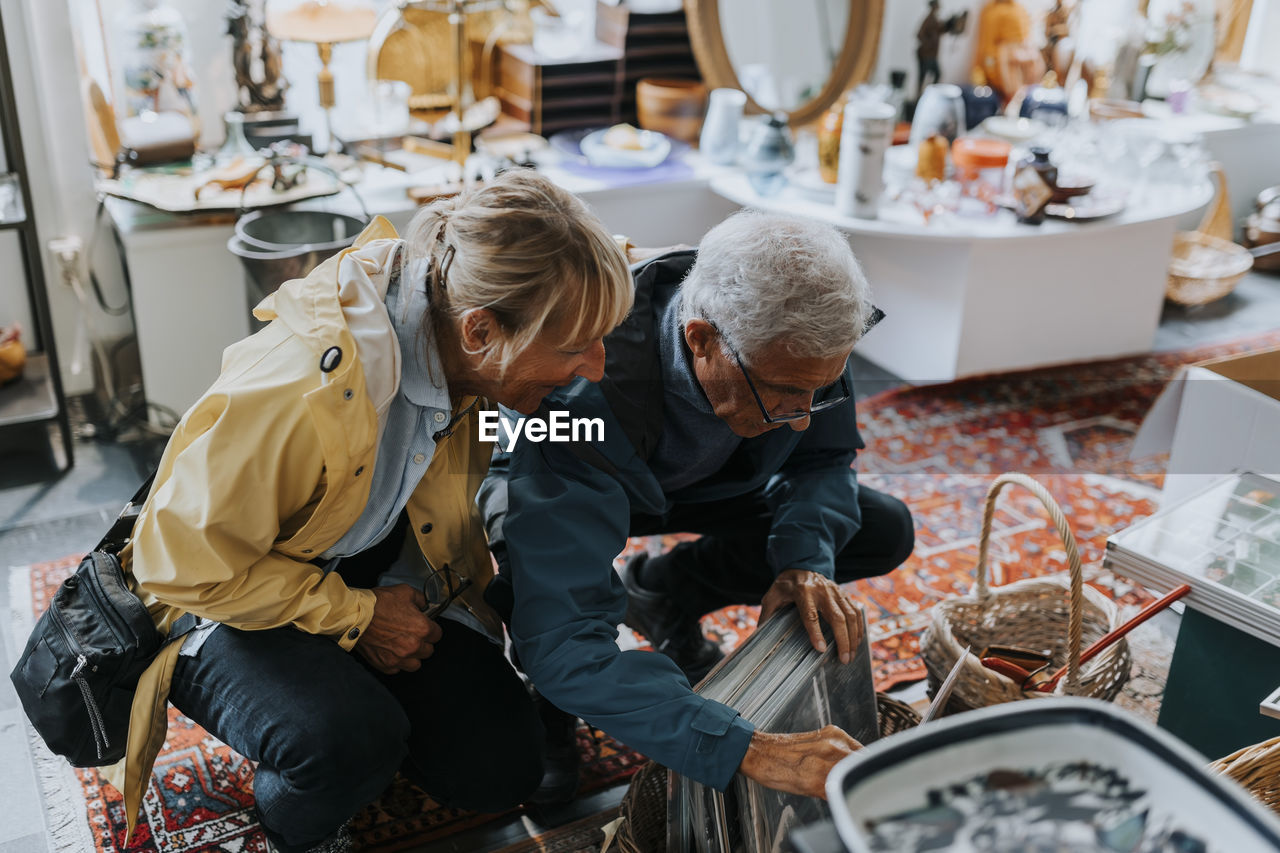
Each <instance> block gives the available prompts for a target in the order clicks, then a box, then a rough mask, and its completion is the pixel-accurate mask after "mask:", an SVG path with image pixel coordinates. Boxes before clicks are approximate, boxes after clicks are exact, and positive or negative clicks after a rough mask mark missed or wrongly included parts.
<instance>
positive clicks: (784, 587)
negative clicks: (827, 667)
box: [760, 569, 862, 663]
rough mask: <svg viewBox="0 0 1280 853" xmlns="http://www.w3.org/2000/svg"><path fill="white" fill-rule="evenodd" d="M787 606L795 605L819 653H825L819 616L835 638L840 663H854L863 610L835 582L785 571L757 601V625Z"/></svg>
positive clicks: (805, 573)
mask: <svg viewBox="0 0 1280 853" xmlns="http://www.w3.org/2000/svg"><path fill="white" fill-rule="evenodd" d="M786 604H794V605H795V606H796V610H798V611H800V618H801V620H803V622H804V627H805V630H806V631H808V632H809V641H810V642H811V643H813V647H814V648H815V649H817V650H818V651H820V652H825V651H826V650H827V643H826V641H825V640H824V639H823V638H822V624H821V623H820V622H819V621H818V615H819V614H821V615H822V617H823V618H824V619H826V620H827V624H829V625H830V626H831V633H833V634H834V635H835V639H836V649H837V651H839V653H840V662H841V663H848V662H849V661H851V660H853V653H854V652H855V651H857V649H858V646H859V645H860V644H861V643H862V610H861V609H860V608H859V607H858V605H856V604H854V603H853V601H851V600H850V599H849V596H847V595H845V594H844V590H842V589H840V587H839V585H838V584H836V582H835V581H833V580H831V579H829V578H826V577H823V576H822V575H820V574H818V573H817V572H810V571H806V570H805V569H787V570H786V571H785V572H782V573H780V574H779V575H778V577H776V578H775V579H774V581H773V585H772V586H770V587H769V590H768V592H766V593H765V594H764V598H763V599H762V600H761V601H760V623H761V624H763V623H764V622H765V621H766V620H768V618H769V617H770V616H772V615H773V614H774V611H776V610H778V609H779V608H780V607H782V606H783V605H786Z"/></svg>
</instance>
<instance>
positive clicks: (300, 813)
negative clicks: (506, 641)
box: [169, 527, 542, 850]
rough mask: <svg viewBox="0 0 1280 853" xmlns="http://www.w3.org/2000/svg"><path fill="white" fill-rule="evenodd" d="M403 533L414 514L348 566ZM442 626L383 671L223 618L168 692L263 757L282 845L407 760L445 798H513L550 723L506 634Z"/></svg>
mask: <svg viewBox="0 0 1280 853" xmlns="http://www.w3.org/2000/svg"><path fill="white" fill-rule="evenodd" d="M402 538H403V527H402V528H400V529H399V530H398V531H397V532H396V533H394V534H393V535H392V536H390V537H388V539H387V541H386V542H384V543H382V544H381V545H379V546H375V547H374V548H373V549H370V550H369V551H367V552H365V553H364V554H359V555H356V556H354V557H350V558H347V559H345V560H343V562H342V563H341V564H340V568H339V571H340V573H341V574H342V575H343V577H344V579H345V580H346V581H347V583H348V584H349V585H351V586H359V585H362V584H363V585H367V584H368V583H370V582H371V581H372V579H373V578H376V577H377V575H378V574H379V573H380V572H381V571H382V570H384V569H386V568H387V567H388V566H389V565H390V563H391V561H392V560H393V559H394V558H395V554H396V553H397V552H398V548H399V543H400V542H401V541H402ZM441 627H442V631H443V633H442V636H441V639H440V641H439V642H438V643H436V646H435V653H434V654H433V655H432V656H431V657H429V658H427V659H426V660H425V661H423V662H422V667H421V668H420V669H418V670H416V671H414V672H400V673H396V674H395V675H383V674H382V673H379V672H376V671H375V670H373V669H372V668H371V667H369V666H367V665H366V664H365V662H364V659H363V658H362V657H361V656H360V655H359V653H357V652H355V651H352V652H350V653H348V652H345V651H343V650H342V648H341V647H339V646H338V644H337V643H336V642H334V641H333V639H331V638H329V637H320V636H316V635H313V634H306V633H304V632H302V631H298V630H296V629H293V628H276V629H273V630H267V631H239V630H236V629H234V628H229V627H227V626H226V625H223V626H221V627H219V628H218V629H217V630H216V631H214V632H213V633H212V634H211V635H210V636H209V637H208V638H207V639H206V641H205V643H204V645H203V646H202V647H201V648H200V651H199V653H198V654H197V655H195V656H194V657H180V658H179V659H178V665H177V668H176V670H175V672H174V677H173V685H172V689H171V692H170V695H169V698H170V699H171V700H172V702H173V704H174V705H175V706H176V707H177V708H178V709H179V710H181V711H182V712H183V713H184V714H186V715H187V716H188V717H190V718H191V719H193V720H195V721H196V722H197V723H199V724H201V725H202V726H204V727H205V728H206V729H208V730H209V731H210V732H212V733H213V734H214V735H216V736H217V737H219V738H220V739H222V740H223V741H224V742H225V743H227V744H229V745H230V746H231V747H232V748H233V749H235V750H236V751H237V752H239V753H241V754H242V755H245V756H247V757H249V758H251V759H253V760H255V761H257V762H259V764H258V768H257V773H256V775H255V777H254V798H255V800H256V805H257V807H258V812H259V814H260V816H261V819H262V823H263V825H264V826H265V827H266V829H267V830H268V833H269V834H270V835H271V836H272V838H273V840H274V841H276V842H277V844H279V846H280V847H281V849H284V850H294V849H306V848H307V847H309V846H310V845H312V844H314V843H316V842H318V841H319V840H321V839H322V838H324V837H326V836H327V835H329V834H330V833H332V832H333V831H334V830H335V829H337V828H338V827H339V826H341V825H342V823H343V822H344V821H346V820H347V818H349V817H351V815H353V814H354V813H355V812H356V811H357V810H358V809H360V808H361V807H362V806H364V805H365V804H366V803H368V802H370V801H371V800H373V799H375V798H376V797H377V796H378V795H379V794H380V793H381V792H382V790H383V789H384V788H385V787H386V786H387V784H388V783H389V782H390V781H391V779H392V777H393V776H394V775H395V773H396V771H397V770H399V771H401V772H402V773H404V774H405V775H406V776H407V777H408V778H409V779H410V780H412V781H413V782H415V783H417V784H418V785H419V786H421V787H422V788H423V789H424V790H426V791H427V793H429V794H431V795H432V797H434V798H435V799H437V800H439V801H440V802H442V803H445V804H447V805H452V806H456V807H458V808H465V809H474V810H476V811H502V810H505V809H508V808H511V807H513V806H515V805H518V804H519V803H521V802H523V801H524V800H525V799H526V798H527V797H528V795H529V794H531V793H532V792H533V790H534V789H535V788H536V787H537V786H538V783H539V781H540V780H541V778H542V754H541V749H542V746H541V744H542V726H541V723H540V721H539V720H538V716H537V713H536V712H535V711H534V708H533V703H532V701H531V700H530V698H529V694H528V692H527V691H526V690H525V687H524V684H523V683H522V682H521V681H520V678H519V676H518V675H517V674H516V672H515V670H514V669H512V668H511V665H510V664H509V663H508V662H507V660H506V658H505V657H504V656H503V652H502V648H501V647H500V646H498V645H495V644H494V643H492V642H490V641H489V640H488V639H487V638H485V637H484V636H482V635H481V634H479V633H477V632H476V631H473V630H471V629H470V628H467V627H465V626H463V625H460V624H458V623H457V622H450V621H447V620H446V621H445V622H444V623H443V624H442V626H441Z"/></svg>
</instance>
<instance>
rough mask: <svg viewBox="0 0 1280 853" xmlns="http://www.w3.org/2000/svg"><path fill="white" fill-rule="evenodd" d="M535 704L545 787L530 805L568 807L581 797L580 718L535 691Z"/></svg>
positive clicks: (535, 792)
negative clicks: (579, 782) (579, 776)
mask: <svg viewBox="0 0 1280 853" xmlns="http://www.w3.org/2000/svg"><path fill="white" fill-rule="evenodd" d="M533 704H534V707H536V708H537V709H538V718H539V719H540V720H542V729H543V732H544V734H543V739H542V783H541V784H540V785H538V790H536V791H534V793H533V796H532V797H531V798H530V800H529V801H530V802H532V803H539V804H542V805H551V804H559V803H567V802H569V801H570V800H572V799H573V797H574V795H575V794H577V793H578V775H579V770H580V769H581V766H582V756H581V755H579V754H578V718H577V717H575V716H573V715H572V714H569V713H566V712H564V711H561V710H560V709H559V708H557V707H556V706H555V705H552V704H551V703H550V702H548V701H547V700H546V698H545V697H543V696H542V695H541V694H540V693H538V692H537V691H536V690H535V691H534V693H533Z"/></svg>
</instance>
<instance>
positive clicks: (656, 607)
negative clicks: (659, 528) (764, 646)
mask: <svg viewBox="0 0 1280 853" xmlns="http://www.w3.org/2000/svg"><path fill="white" fill-rule="evenodd" d="M648 559H649V555H648V554H636V555H635V556H633V557H631V558H630V559H628V560H627V562H626V564H625V565H624V566H623V567H622V571H621V572H619V574H620V575H621V576H622V585H623V586H624V587H625V588H626V590H627V614H626V616H625V617H624V619H623V621H624V622H625V623H626V624H627V626H628V627H630V628H634V629H635V630H637V631H639V632H640V633H641V634H643V635H644V637H645V639H647V640H648V641H649V642H650V644H652V646H653V647H654V649H656V650H657V651H659V652H662V653H663V654H664V655H666V656H667V657H669V658H671V659H672V660H673V661H675V663H676V666H678V667H680V669H681V671H683V672H684V674H685V677H686V678H688V679H689V683H690V684H693V685H696V684H697V683H698V682H699V681H701V680H702V679H703V678H705V677H706V675H707V673H708V672H710V671H711V669H712V667H714V666H715V665H716V664H717V663H719V662H720V660H721V659H722V658H723V657H724V652H722V651H720V647H719V646H717V645H716V644H715V643H713V642H711V641H710V640H708V639H707V638H706V637H704V636H703V634H702V625H701V623H700V622H699V621H698V617H697V616H694V615H690V614H689V613H686V612H685V611H684V610H682V609H681V608H680V607H679V606H678V605H677V604H676V601H675V600H674V599H673V598H671V597H670V596H668V595H666V594H665V593H663V592H660V591H657V590H654V589H651V588H649V587H648V586H646V585H645V584H644V583H643V582H642V581H641V574H642V572H643V570H644V566H645V563H646V561H647V560H648Z"/></svg>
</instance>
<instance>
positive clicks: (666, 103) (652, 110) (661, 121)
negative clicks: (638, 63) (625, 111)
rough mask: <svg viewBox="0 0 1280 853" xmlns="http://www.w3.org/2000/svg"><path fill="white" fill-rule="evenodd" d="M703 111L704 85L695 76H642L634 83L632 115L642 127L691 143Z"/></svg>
mask: <svg viewBox="0 0 1280 853" xmlns="http://www.w3.org/2000/svg"><path fill="white" fill-rule="evenodd" d="M706 111H707V87H706V86H705V85H703V84H702V83H701V82H699V81H697V80H675V79H667V78H658V77H646V78H644V79H643V80H640V81H639V82H637V83H636V118H637V119H638V120H639V125H640V127H642V128H643V129H645V130H656V131H658V132H659V133H663V134H666V135H667V136H669V137H671V138H672V139H679V140H681V141H683V142H688V143H690V144H695V143H697V141H698V134H699V133H700V132H701V131H702V117H703V115H704V114H705V113H706Z"/></svg>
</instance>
